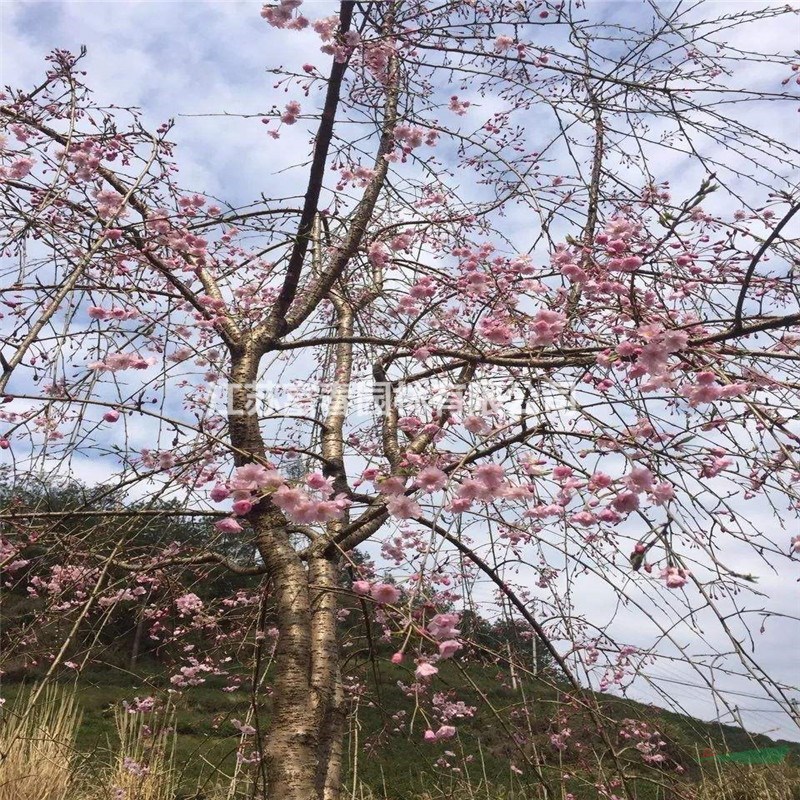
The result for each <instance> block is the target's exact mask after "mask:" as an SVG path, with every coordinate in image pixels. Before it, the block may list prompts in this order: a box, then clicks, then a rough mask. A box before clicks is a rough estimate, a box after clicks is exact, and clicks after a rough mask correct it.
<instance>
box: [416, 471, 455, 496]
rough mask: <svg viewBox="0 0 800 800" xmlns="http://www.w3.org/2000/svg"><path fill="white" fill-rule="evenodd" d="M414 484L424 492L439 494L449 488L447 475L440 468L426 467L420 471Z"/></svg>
mask: <svg viewBox="0 0 800 800" xmlns="http://www.w3.org/2000/svg"><path fill="white" fill-rule="evenodd" d="M414 483H415V485H416V486H418V487H419V488H420V489H422V490H423V491H424V492H429V493H432V492H438V491H439V490H441V489H444V487H445V486H447V474H446V473H445V472H442V470H440V469H439V468H438V467H425V469H423V470H420V472H419V474H418V475H417V477H416V480H415V481H414Z"/></svg>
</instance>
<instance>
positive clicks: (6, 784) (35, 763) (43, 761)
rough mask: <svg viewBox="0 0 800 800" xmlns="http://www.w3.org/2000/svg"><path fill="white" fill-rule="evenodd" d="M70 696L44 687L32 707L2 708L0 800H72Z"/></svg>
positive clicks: (74, 713)
mask: <svg viewBox="0 0 800 800" xmlns="http://www.w3.org/2000/svg"><path fill="white" fill-rule="evenodd" d="M80 721H81V713H80V711H79V709H78V706H77V704H76V702H75V695H74V692H65V691H63V690H61V689H59V688H58V687H54V686H53V687H48V688H47V689H46V690H45V691H44V692H43V693H42V695H41V697H40V698H39V702H38V703H37V705H36V707H34V708H31V709H27V708H25V707H23V706H22V705H15V706H14V707H13V708H10V709H4V710H3V714H2V719H0V800H74V798H75V794H74V793H73V792H72V789H73V787H74V778H75V770H74V763H75V735H76V733H77V730H78V726H79V725H80Z"/></svg>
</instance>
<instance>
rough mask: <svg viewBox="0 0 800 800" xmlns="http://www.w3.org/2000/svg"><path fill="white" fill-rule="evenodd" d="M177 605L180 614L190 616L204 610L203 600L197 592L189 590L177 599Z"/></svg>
mask: <svg viewBox="0 0 800 800" xmlns="http://www.w3.org/2000/svg"><path fill="white" fill-rule="evenodd" d="M175 607H176V608H177V609H178V614H179V615H180V616H182V617H188V616H191V615H192V614H197V613H198V612H200V611H202V610H203V601H202V600H201V599H200V598H199V597H198V596H197V595H196V594H193V593H192V592H188V593H187V594H184V595H181V596H180V597H178V598H176V599H175Z"/></svg>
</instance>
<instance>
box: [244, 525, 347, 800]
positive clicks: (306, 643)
mask: <svg viewBox="0 0 800 800" xmlns="http://www.w3.org/2000/svg"><path fill="white" fill-rule="evenodd" d="M274 521H276V520H275V517H274V516H272V515H271V514H269V513H266V514H259V515H258V516H257V517H256V518H255V519H254V522H255V524H256V526H257V530H258V531H259V547H260V549H261V552H262V556H263V558H264V560H265V562H266V564H267V566H268V568H269V574H270V577H271V580H272V585H273V592H274V599H275V605H276V616H277V619H276V627H277V628H278V631H279V636H278V642H277V646H276V650H275V678H274V680H273V694H272V714H271V717H270V727H269V732H268V734H267V738H266V748H265V749H266V753H265V761H266V769H267V779H268V783H269V788H268V797H269V798H270V800H272V799H273V798H275V800H337V798H338V797H339V789H340V783H341V778H340V776H341V759H342V751H343V748H342V737H343V735H344V702H343V699H344V698H343V691H342V685H341V677H340V674H339V651H338V643H337V640H336V639H337V637H336V611H337V606H336V598H335V595H334V594H333V591H332V589H333V588H334V587H335V575H336V565H335V564H334V563H332V562H331V561H329V560H328V559H325V558H315V559H313V560H312V561H311V563H310V564H309V565H308V568H306V566H305V565H304V564H303V563H302V562H301V561H300V559H299V558H298V556H297V553H296V552H295V551H294V549H293V548H292V547H291V545H290V543H289V541H288V536H285V534H284V532H283V530H279V531H276V530H275V529H271V528H270V522H274ZM282 537H285V538H282Z"/></svg>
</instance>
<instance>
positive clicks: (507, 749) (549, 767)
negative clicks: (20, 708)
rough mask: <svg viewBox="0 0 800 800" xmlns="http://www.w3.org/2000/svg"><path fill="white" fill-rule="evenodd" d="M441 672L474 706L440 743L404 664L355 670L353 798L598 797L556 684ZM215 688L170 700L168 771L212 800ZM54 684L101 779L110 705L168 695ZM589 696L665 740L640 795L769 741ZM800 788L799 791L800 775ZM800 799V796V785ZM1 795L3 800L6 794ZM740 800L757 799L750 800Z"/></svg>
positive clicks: (107, 756) (592, 745)
mask: <svg viewBox="0 0 800 800" xmlns="http://www.w3.org/2000/svg"><path fill="white" fill-rule="evenodd" d="M441 666H442V669H441V671H440V674H439V675H438V676H436V677H435V678H434V681H433V684H432V687H431V690H432V691H435V692H442V693H447V692H448V691H449V690H451V689H455V687H459V688H458V699H459V700H462V701H464V702H465V703H466V704H467V705H468V706H474V707H476V708H477V710H476V712H475V714H474V716H473V717H471V718H469V717H467V718H464V719H460V720H456V721H455V722H454V724H455V725H456V726H457V729H458V734H457V736H456V737H454V738H453V739H449V740H447V741H442V742H436V743H427V742H424V741H423V733H424V731H425V729H426V728H427V727H428V724H427V723H426V721H425V719H424V714H423V711H422V710H421V709H416V710H415V705H414V703H413V701H410V700H409V699H407V698H406V697H405V696H404V694H403V690H402V689H401V687H400V685H399V684H398V682H402V683H405V684H410V683H412V682H413V677H412V674H411V671H410V670H409V669H408V668H406V667H403V666H402V665H401V666H397V665H392V664H388V663H385V662H381V663H378V664H375V665H372V664H368V665H367V667H365V668H364V669H363V670H362V671H361V673H360V674H356V676H355V680H354V683H356V684H357V686H356V688H355V689H354V690H353V691H351V692H350V694H351V696H352V697H354V698H356V699H354V700H353V703H352V713H351V716H350V718H349V720H348V728H349V735H348V739H347V746H346V759H347V768H346V782H347V786H348V790H349V794H350V796H352V797H358V798H361V797H364V798H367V797H375V798H388V799H390V800H411V799H412V798H419V797H422V796H425V797H431V798H438V797H442V798H444V797H452V798H462V797H463V798H471V797H476V798H477V797H483V798H486V800H495V799H496V798H500V797H503V798H508V800H511V798H519V799H520V800H522V798H525V799H526V800H527V798H538V797H540V796H541V784H542V782H545V783H547V784H548V785H550V786H551V788H555V789H556V790H558V792H559V793H558V794H557V795H554V796H555V797H557V798H558V800H561V798H562V797H563V796H565V794H566V792H567V791H571V792H573V794H574V796H575V798H576V800H581V799H582V798H595V797H598V794H597V791H596V789H594V787H593V784H594V782H595V781H596V780H597V778H598V774H600V773H602V772H603V770H604V769H605V768H606V766H607V759H608V753H607V751H606V747H605V744H604V742H603V740H602V738H601V737H600V736H599V734H597V733H587V732H586V730H585V729H584V728H585V727H586V725H585V724H584V723H589V722H590V721H589V719H588V717H587V716H586V715H585V714H584V713H583V712H581V711H580V709H577V710H576V709H572V710H571V711H570V718H569V725H570V726H571V731H572V732H571V735H570V737H569V742H568V746H567V747H566V748H565V749H564V750H558V749H556V748H554V747H553V744H552V742H551V740H550V734H551V732H552V731H553V719H554V717H555V715H556V714H557V713H558V712H559V710H563V708H564V706H563V700H564V694H563V691H562V690H561V689H560V687H559V686H558V684H554V683H552V682H545V681H541V680H535V679H531V680H527V681H523V682H522V683H521V684H520V685H519V686H518V687H517V689H516V690H512V689H511V688H510V687H509V686H507V685H504V684H503V682H502V681H501V680H500V679H499V675H498V670H497V668H496V667H494V666H492V665H481V664H471V665H470V666H469V667H467V668H462V667H461V666H460V665H459V664H458V663H457V662H444V663H443V664H442V665H441ZM218 681H219V679H215V678H210V679H209V680H208V681H207V682H206V683H205V684H204V685H201V686H196V687H192V688H190V689H188V690H186V691H185V692H183V693H182V694H180V695H176V696H175V700H174V702H175V711H174V715H175V716H174V727H175V733H176V735H175V736H174V746H175V755H174V764H175V767H176V771H177V776H176V785H177V786H178V788H179V791H178V795H177V796H179V797H187V798H188V797H191V798H197V800H200V798H216V797H217V794H216V792H217V789H216V788H215V787H217V786H218V785H219V784H220V783H221V782H223V783H224V780H225V779H224V778H223V776H231V775H233V774H234V771H235V768H236V750H237V745H238V743H239V734H238V731H237V728H236V726H235V723H234V722H233V720H239V721H245V720H246V719H247V713H248V707H249V697H248V695H247V693H246V692H245V691H239V692H234V693H224V692H221V691H220V688H221V686H222V684H221V683H219V682H218ZM59 683H60V684H62V685H63V686H65V687H68V686H75V687H76V689H77V700H78V703H79V706H80V707H81V709H82V711H83V718H82V723H81V725H80V728H79V731H78V736H77V741H76V749H77V751H78V753H80V754H81V765H82V766H81V768H82V769H83V770H84V771H85V772H86V773H87V774H92V773H93V772H96V773H97V774H98V776H99V774H100V773H101V772H102V771H103V769H104V768H105V767H106V766H107V765H109V764H111V763H113V762H114V759H115V757H116V755H115V753H116V751H117V750H118V748H119V744H118V734H117V724H118V723H117V720H116V716H115V708H116V709H119V708H120V705H121V703H122V701H123V700H128V701H130V700H132V699H133V698H134V697H136V696H138V697H145V696H149V695H156V696H162V697H164V696H166V693H167V690H168V688H169V683H168V679H167V678H166V677H165V676H164V675H163V673H161V672H159V671H158V670H157V669H154V670H153V671H152V673H151V672H148V670H147V667H146V666H144V667H143V668H142V670H141V671H140V672H138V673H137V674H135V675H134V674H131V673H128V672H126V671H123V670H114V669H108V670H104V671H92V672H87V673H85V674H83V675H81V676H80V677H79V678H78V679H77V680H76V678H75V675H74V673H72V674H69V673H68V672H66V671H65V672H64V673H63V674H61V675H60V676H59ZM465 687H466V688H465ZM28 691H29V685H27V684H24V683H19V682H16V683H12V682H9V681H5V682H4V684H3V692H2V694H3V696H5V697H7V698H8V703H9V705H12V704H13V703H14V700H15V698H18V697H20V696H21V695H23V696H24V695H25V694H26V693H27V692H28ZM596 697H597V699H598V700H599V710H600V713H601V714H602V715H603V716H604V717H605V718H606V720H607V722H608V725H607V727H608V729H609V730H610V731H611V732H612V735H613V732H614V731H615V730H619V729H620V728H624V727H625V726H624V724H623V720H626V719H627V720H634V721H644V722H646V723H648V725H649V726H650V728H651V729H653V730H656V731H658V733H659V734H660V735H661V737H663V740H664V741H666V743H667V744H666V746H665V747H663V748H661V752H663V753H664V755H665V759H666V761H665V764H664V765H663V767H662V768H661V769H656V770H652V769H649V768H646V766H645V765H643V764H642V763H641V759H640V758H639V757H638V756H639V755H640V754H639V753H638V752H637V751H636V750H635V748H634V747H631V748H630V750H631V752H630V753H629V754H627V755H626V759H627V760H626V764H627V771H628V773H629V774H630V775H631V776H632V778H631V786H633V787H634V788H635V791H636V793H637V798H638V800H668V799H669V798H672V797H678V795H676V794H671V793H670V791H671V790H669V789H667V788H666V787H668V786H669V785H670V784H671V783H672V782H673V781H674V780H676V779H678V780H679V781H683V782H687V783H688V784H695V785H698V786H699V785H700V784H701V783H702V781H703V780H704V776H703V773H702V772H701V770H700V767H699V765H698V758H697V756H698V752H699V750H700V749H702V748H706V747H712V748H714V749H715V750H716V751H717V752H726V751H737V750H747V749H753V748H762V747H768V746H774V745H775V744H776V743H775V742H774V741H773V740H770V739H769V738H768V737H766V736H761V735H750V734H748V733H747V732H746V731H744V730H742V729H740V728H736V727H733V726H727V725H717V724H713V725H712V724H707V723H704V722H701V721H700V720H697V719H693V718H691V717H688V716H682V715H679V714H675V713H671V712H667V711H664V710H662V709H657V708H654V707H651V706H645V705H642V704H639V703H636V702H634V701H630V700H625V699H619V698H615V697H611V696H608V695H596ZM265 705H266V704H265ZM262 713H263V712H262ZM588 729H589V730H591V726H590V725H589V727H588ZM520 730H524V731H525V733H526V735H525V740H524V741H522V740H521V739H519V737H518V736H517V734H518V733H519V731H520ZM615 741H617V740H615ZM786 744H788V745H789V746H790V748H791V750H792V755H791V756H790V761H792V760H794V762H795V763H797V764H800V744H797V743H786ZM592 764H593V766H592ZM510 765H513V767H512V766H510ZM532 765H535V766H532ZM706 766H707V767H708V762H706ZM782 770H783V771H786V770H785V769H783V768H782ZM790 771H791V770H790ZM648 774H649V778H648V779H646V778H645V776H647V775H648ZM797 774H798V775H800V773H797ZM565 775H569V776H570V777H568V778H565V777H564V776H565ZM678 775H680V777H679V778H678V777H677V776H678ZM0 776H2V771H1V768H0ZM637 776H638V777H637ZM654 779H655V781H656V783H653V780H654ZM97 780H98V781H99V780H100V778H99V777H98V778H97ZM789 780H790V781H791V780H793V778H791V777H790V778H789ZM1 783H2V781H0V784H1ZM659 784H661V785H659ZM797 785H798V787H800V780H798V781H797ZM173 796H174V793H173ZM719 796H720V797H727V796H726V795H719ZM775 796H776V797H777V796H778V795H775ZM786 796H792V795H786ZM796 796H797V797H800V788H798V792H797V795H796ZM731 797H734V795H731ZM765 797H767V796H765ZM0 800H4V798H3V797H2V792H0ZM70 800H72V798H70ZM75 800H82V799H80V798H75ZM159 800H160V798H159ZM737 800H738V798H737ZM743 800H758V798H756V796H755V795H753V796H752V797H750V796H747V795H745V796H744V797H743Z"/></svg>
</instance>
